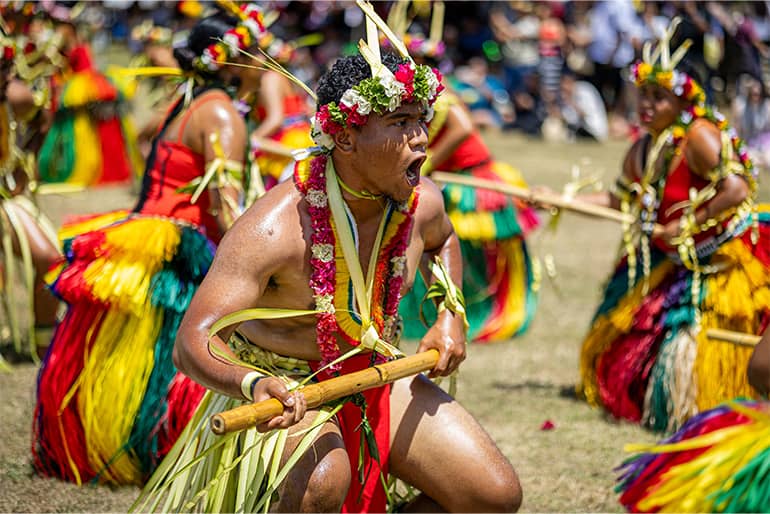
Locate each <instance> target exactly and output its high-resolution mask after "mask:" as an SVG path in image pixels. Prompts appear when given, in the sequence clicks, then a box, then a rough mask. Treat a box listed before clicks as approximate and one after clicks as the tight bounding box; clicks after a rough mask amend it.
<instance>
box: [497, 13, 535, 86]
mask: <svg viewBox="0 0 770 514" xmlns="http://www.w3.org/2000/svg"><path fill="white" fill-rule="evenodd" d="M489 26H490V28H491V29H492V32H493V34H494V36H495V39H496V40H497V41H498V42H499V43H500V44H501V46H502V54H503V67H504V70H505V87H506V89H507V90H508V91H509V92H510V93H511V94H515V93H517V92H519V91H522V90H523V89H524V87H525V81H526V79H527V77H528V76H529V75H531V74H532V73H534V72H535V71H536V70H537V65H538V62H539V61H540V56H539V49H538V37H539V30H540V20H539V19H538V17H537V16H535V14H534V13H533V10H532V4H531V3H528V2H508V3H502V2H501V3H495V4H494V6H493V8H492V10H491V11H490V13H489Z"/></svg>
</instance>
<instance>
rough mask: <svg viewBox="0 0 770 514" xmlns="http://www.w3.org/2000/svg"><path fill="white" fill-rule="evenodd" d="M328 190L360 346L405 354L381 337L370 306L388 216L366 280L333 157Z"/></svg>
mask: <svg viewBox="0 0 770 514" xmlns="http://www.w3.org/2000/svg"><path fill="white" fill-rule="evenodd" d="M326 194H327V195H328V197H329V208H330V210H331V213H332V218H333V219H334V224H335V225H336V226H337V237H338V239H339V242H340V246H341V247H342V256H343V258H344V259H345V264H347V267H348V273H350V281H351V283H352V284H353V297H354V299H355V303H356V305H357V306H358V311H359V312H358V313H359V315H360V316H361V344H360V346H362V347H363V348H366V349H368V350H371V351H373V352H377V353H381V354H383V355H385V356H386V357H401V356H403V353H401V351H400V350H399V349H398V348H396V347H395V346H393V345H391V344H390V343H388V342H387V341H384V340H383V339H382V337H380V335H379V334H378V333H377V330H376V328H375V327H374V325H373V324H372V318H371V307H370V306H371V304H372V291H373V289H374V287H373V283H374V275H375V268H376V267H377V257H378V256H379V254H380V246H381V244H382V237H383V234H384V233H385V225H386V223H387V220H386V217H385V216H384V215H383V216H382V219H381V220H380V226H379V228H378V229H377V236H376V238H375V240H374V245H373V246H372V253H371V255H370V256H369V267H368V270H367V277H366V278H367V280H366V281H364V274H363V270H362V269H361V263H360V262H359V260H358V250H357V248H356V244H355V241H354V240H353V234H352V231H351V229H350V225H349V223H348V217H347V215H346V213H345V207H344V205H345V201H344V200H343V199H342V192H341V191H340V187H339V181H338V178H337V173H336V172H335V170H334V163H333V162H332V159H327V160H326ZM389 201H390V200H389ZM351 222H352V223H355V220H352V219H351Z"/></svg>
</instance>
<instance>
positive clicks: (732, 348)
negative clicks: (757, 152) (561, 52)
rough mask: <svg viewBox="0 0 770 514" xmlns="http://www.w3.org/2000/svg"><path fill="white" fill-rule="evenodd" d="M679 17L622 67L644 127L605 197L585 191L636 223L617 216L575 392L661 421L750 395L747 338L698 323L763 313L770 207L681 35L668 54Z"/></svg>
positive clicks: (768, 280) (751, 328) (677, 420)
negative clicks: (718, 336) (617, 245)
mask: <svg viewBox="0 0 770 514" xmlns="http://www.w3.org/2000/svg"><path fill="white" fill-rule="evenodd" d="M676 25H677V20H675V21H674V23H672V25H671V27H670V28H669V30H668V32H667V33H666V35H665V36H664V38H663V39H662V40H661V41H660V43H659V45H658V46H657V48H656V50H655V51H654V52H651V48H650V46H649V44H648V46H647V47H646V48H645V52H644V60H643V61H642V62H639V63H637V64H636V65H634V67H633V68H632V70H631V75H632V77H633V80H634V82H635V84H636V85H637V87H638V88H639V97H640V98H639V118H640V120H641V122H642V124H643V126H644V127H645V128H646V129H647V131H648V135H646V136H645V137H642V138H641V139H640V140H639V141H637V142H636V143H635V144H634V145H633V146H632V147H631V149H630V150H629V152H628V154H627V155H626V157H625V160H624V163H623V173H622V174H621V177H620V178H619V179H618V181H617V185H616V188H615V190H614V191H613V194H610V193H606V192H605V193H598V194H595V195H593V196H592V197H590V198H587V197H583V198H581V199H586V200H592V201H594V202H597V203H602V204H604V205H611V206H613V207H617V208H620V209H621V210H623V211H624V212H627V213H629V214H631V215H634V216H636V217H637V219H638V220H639V225H638V226H637V227H636V228H639V229H640V233H634V231H633V228H634V227H630V226H626V227H624V228H625V230H624V246H625V255H623V256H622V258H621V259H620V262H619V264H618V266H617V268H616V270H615V272H614V274H613V276H612V277H611V279H610V281H609V283H608V285H607V287H606V289H605V293H604V299H603V300H602V302H601V304H600V306H599V308H598V310H597V312H596V315H595V317H594V320H593V323H592V325H591V328H590V330H589V332H588V335H587V337H586V339H585V341H584V343H583V348H582V351H581V357H580V372H581V379H582V381H581V383H580V384H579V386H578V392H579V393H580V394H582V395H583V396H584V397H585V398H586V400H587V401H588V402H589V403H591V404H592V405H601V406H602V407H604V408H605V409H607V410H608V411H609V412H610V413H611V414H612V415H614V416H616V417H619V418H625V419H628V420H631V421H636V422H642V423H644V424H645V425H647V426H649V427H651V428H653V429H655V430H668V431H671V430H674V429H675V428H677V427H678V426H680V425H681V424H682V423H683V422H684V421H685V420H687V418H689V417H690V416H692V415H694V414H695V413H697V412H698V411H701V410H704V409H708V408H711V407H714V406H715V405H717V404H718V403H719V402H721V401H724V400H726V399H730V398H734V397H737V396H755V395H756V392H755V391H754V390H753V389H752V388H751V387H750V385H749V383H748V381H747V380H746V375H745V369H746V365H747V363H748V360H749V356H750V354H751V351H750V349H747V348H745V347H740V346H737V345H733V344H730V343H726V342H722V341H714V340H710V339H708V338H707V337H706V335H705V332H706V329H707V328H709V327H722V328H725V329H730V330H737V331H741V332H749V333H757V332H758V331H759V330H760V328H761V327H763V326H765V325H766V323H767V322H768V317H770V244H769V243H768V237H770V228H769V227H768V222H769V221H770V211H768V209H767V208H766V207H764V206H756V205H755V204H754V197H755V194H756V187H757V186H756V175H755V173H754V171H753V169H752V166H751V162H750V161H749V159H748V157H747V155H746V152H745V149H744V146H743V143H742V141H740V140H739V139H738V138H737V136H736V135H735V132H734V131H733V130H732V129H731V128H729V127H728V125H727V123H726V121H725V119H724V117H723V116H722V115H721V114H719V113H718V112H716V111H715V110H714V109H713V108H712V107H711V106H709V105H707V104H706V102H705V94H704V92H703V89H702V88H701V86H700V85H699V84H698V83H697V82H696V81H695V80H694V78H693V76H692V75H690V74H688V72H687V71H686V66H684V65H683V64H682V63H681V59H682V58H683V56H684V54H685V52H686V49H687V46H686V45H685V46H683V47H682V48H680V49H679V50H677V51H676V52H673V53H672V52H671V51H670V49H669V46H668V42H669V40H670V38H671V37H672V35H673V33H674V31H675V30H676ZM637 252H638V254H639V255H637Z"/></svg>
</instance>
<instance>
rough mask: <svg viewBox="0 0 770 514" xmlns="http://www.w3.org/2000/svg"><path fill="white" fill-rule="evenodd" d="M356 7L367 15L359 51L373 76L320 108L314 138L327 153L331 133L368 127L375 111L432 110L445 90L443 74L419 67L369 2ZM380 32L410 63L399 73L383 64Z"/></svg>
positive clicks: (330, 145)
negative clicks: (411, 105) (422, 106)
mask: <svg viewBox="0 0 770 514" xmlns="http://www.w3.org/2000/svg"><path fill="white" fill-rule="evenodd" d="M356 4H357V5H358V6H359V7H360V8H361V10H362V11H363V12H364V14H365V15H366V41H364V40H360V41H359V42H358V50H359V52H360V53H361V56H362V57H363V58H364V60H366V62H367V64H369V67H370V68H371V70H372V76H371V77H369V78H366V79H364V80H362V81H361V82H359V83H358V84H356V85H354V86H352V87H351V88H350V89H348V90H347V91H345V92H344V93H343V95H342V97H341V98H340V101H339V103H337V102H329V103H327V104H325V105H320V106H319V107H318V112H317V113H316V115H315V117H314V119H313V129H312V132H311V135H312V137H313V140H314V141H315V142H316V143H318V144H319V145H320V146H321V147H323V148H324V149H325V150H326V151H331V150H332V149H333V148H334V141H333V139H332V137H331V134H334V133H336V132H338V131H339V130H340V129H341V128H342V127H343V126H361V125H364V124H365V123H366V121H367V120H368V118H369V114H370V113H371V112H375V113H377V114H384V113H386V112H393V111H395V110H396V109H398V108H399V107H400V106H401V105H402V104H403V103H415V102H421V103H423V104H425V106H426V107H430V106H432V105H433V103H434V102H435V101H436V98H438V95H439V93H441V91H442V90H443V89H444V86H442V85H441V73H439V71H438V70H436V69H431V68H430V67H429V66H425V65H419V66H418V65H416V64H415V63H414V61H413V60H412V57H411V56H410V55H409V51H408V50H407V48H406V45H404V43H403V42H402V41H401V40H400V39H399V38H398V36H396V34H395V33H394V32H393V31H392V30H391V28H390V27H389V26H388V24H387V23H385V22H384V21H383V20H382V18H380V17H379V15H378V14H377V13H376V12H374V9H373V8H372V6H371V4H370V3H369V2H367V1H365V0H356ZM380 31H381V32H382V33H383V34H384V35H385V37H386V38H387V39H388V40H389V41H390V45H391V46H392V47H393V48H394V49H395V50H396V52H398V54H399V55H400V56H401V58H402V59H404V61H406V62H405V63H404V64H401V65H399V66H398V69H397V70H396V72H395V73H394V72H392V71H391V70H390V69H388V67H387V66H385V64H383V62H382V59H381V55H380V38H379V32H380Z"/></svg>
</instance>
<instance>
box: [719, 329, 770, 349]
mask: <svg viewBox="0 0 770 514" xmlns="http://www.w3.org/2000/svg"><path fill="white" fill-rule="evenodd" d="M706 337H708V338H710V339H718V340H720V341H727V342H728V343H733V344H738V345H742V346H756V345H757V344H759V341H760V340H761V339H762V336H756V335H754V334H747V333H745V332H733V331H732V330H725V329H723V328H709V329H708V330H706Z"/></svg>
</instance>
